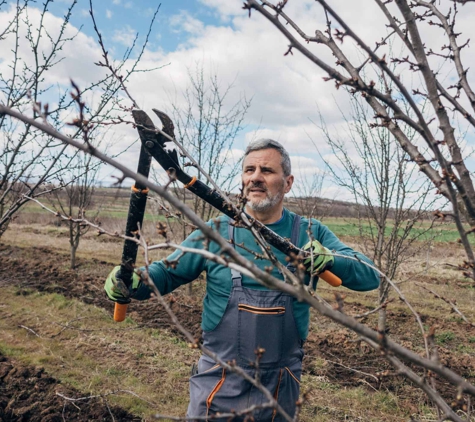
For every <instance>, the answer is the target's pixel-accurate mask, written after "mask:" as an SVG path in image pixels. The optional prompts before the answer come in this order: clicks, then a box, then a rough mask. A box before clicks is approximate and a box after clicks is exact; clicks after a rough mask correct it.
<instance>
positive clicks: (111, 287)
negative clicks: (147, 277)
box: [104, 265, 142, 303]
mask: <svg viewBox="0 0 475 422" xmlns="http://www.w3.org/2000/svg"><path fill="white" fill-rule="evenodd" d="M119 270H120V265H118V266H117V267H115V268H114V269H113V270H112V271H111V272H110V274H109V275H108V276H107V279H106V283H105V284H104V290H105V291H106V293H107V296H108V297H109V299H110V300H113V301H114V302H119V303H129V302H130V298H132V297H133V296H134V294H135V292H136V291H137V289H138V288H139V287H140V286H141V285H142V280H140V276H139V275H138V274H137V273H135V272H134V273H133V276H132V285H131V286H130V287H129V288H127V286H126V285H125V284H124V282H123V281H122V280H119V279H118V278H116V274H117V271H119Z"/></svg>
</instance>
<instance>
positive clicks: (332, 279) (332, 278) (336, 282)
mask: <svg viewBox="0 0 475 422" xmlns="http://www.w3.org/2000/svg"><path fill="white" fill-rule="evenodd" d="M318 277H320V278H321V279H322V280H324V281H326V282H327V283H328V284H329V285H330V286H333V287H338V286H341V278H339V277H337V276H336V275H335V274H333V273H331V272H330V271H323V273H321V274H318Z"/></svg>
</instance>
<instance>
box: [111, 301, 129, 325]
mask: <svg viewBox="0 0 475 422" xmlns="http://www.w3.org/2000/svg"><path fill="white" fill-rule="evenodd" d="M126 314H127V303H117V302H116V303H115V307H114V321H115V322H122V321H123V320H124V319H125V315H126Z"/></svg>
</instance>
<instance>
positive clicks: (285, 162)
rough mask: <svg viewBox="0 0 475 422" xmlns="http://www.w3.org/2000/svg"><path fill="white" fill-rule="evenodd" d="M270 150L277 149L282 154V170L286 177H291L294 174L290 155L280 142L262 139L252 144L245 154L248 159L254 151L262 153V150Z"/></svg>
mask: <svg viewBox="0 0 475 422" xmlns="http://www.w3.org/2000/svg"><path fill="white" fill-rule="evenodd" d="M269 148H272V149H275V150H277V151H279V152H280V155H281V156H282V161H281V164H282V170H283V171H284V176H290V175H291V173H292V167H291V164H290V157H289V153H288V152H287V151H286V149H285V148H284V147H283V146H282V145H281V144H280V143H279V142H277V141H274V140H273V139H267V138H262V139H257V140H256V141H253V142H251V143H250V144H249V145H248V146H247V148H246V151H245V152H244V158H246V157H247V156H248V155H249V154H250V153H251V152H253V151H260V150H262V149H269Z"/></svg>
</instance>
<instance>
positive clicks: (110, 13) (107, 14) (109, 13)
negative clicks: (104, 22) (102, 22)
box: [106, 9, 112, 19]
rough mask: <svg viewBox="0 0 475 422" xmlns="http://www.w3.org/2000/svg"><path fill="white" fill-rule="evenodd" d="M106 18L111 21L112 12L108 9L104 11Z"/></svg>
mask: <svg viewBox="0 0 475 422" xmlns="http://www.w3.org/2000/svg"><path fill="white" fill-rule="evenodd" d="M106 18H107V19H111V18H112V11H111V10H109V9H106Z"/></svg>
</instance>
